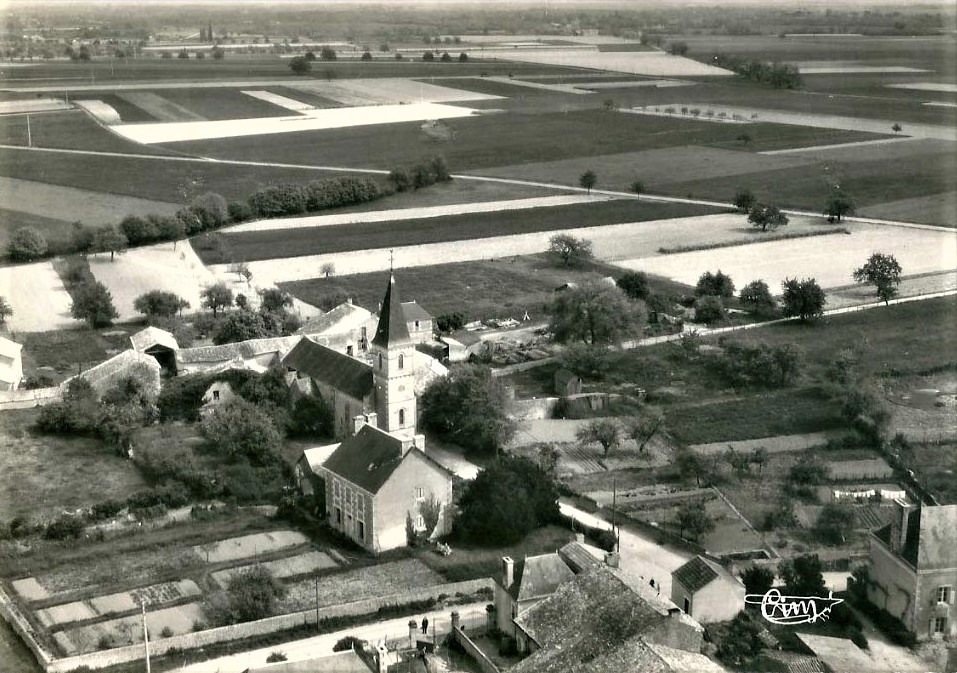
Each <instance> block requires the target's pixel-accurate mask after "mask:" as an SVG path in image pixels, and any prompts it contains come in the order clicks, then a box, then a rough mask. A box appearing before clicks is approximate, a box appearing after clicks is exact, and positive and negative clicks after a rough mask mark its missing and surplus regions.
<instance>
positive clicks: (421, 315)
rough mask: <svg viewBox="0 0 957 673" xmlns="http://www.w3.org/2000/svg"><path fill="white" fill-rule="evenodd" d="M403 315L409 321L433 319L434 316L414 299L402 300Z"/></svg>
mask: <svg viewBox="0 0 957 673" xmlns="http://www.w3.org/2000/svg"><path fill="white" fill-rule="evenodd" d="M402 315H404V316H405V321H406V322H407V323H409V322H412V321H413V320H431V319H432V316H431V315H430V314H429V312H428V311H426V310H425V309H424V308H422V307H421V306H419V305H418V304H417V303H415V302H414V301H404V302H402Z"/></svg>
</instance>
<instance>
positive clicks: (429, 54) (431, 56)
mask: <svg viewBox="0 0 957 673" xmlns="http://www.w3.org/2000/svg"><path fill="white" fill-rule="evenodd" d="M422 60H423V61H434V60H435V54H433V53H432V52H431V51H427V52H425V53H424V54H422Z"/></svg>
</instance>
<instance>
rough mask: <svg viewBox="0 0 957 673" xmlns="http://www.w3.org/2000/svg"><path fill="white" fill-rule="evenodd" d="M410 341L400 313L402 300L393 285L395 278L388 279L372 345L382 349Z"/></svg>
mask: <svg viewBox="0 0 957 673" xmlns="http://www.w3.org/2000/svg"><path fill="white" fill-rule="evenodd" d="M411 341H412V339H411V337H410V336H409V328H408V327H407V326H406V324H405V316H404V315H403V311H402V299H401V298H400V297H399V290H398V288H396V285H395V276H390V277H389V286H388V287H387V288H386V291H385V299H383V300H382V310H381V311H379V325H378V327H376V331H375V337H374V338H373V339H372V343H373V344H375V345H376V346H380V347H382V348H388V347H390V346H396V345H400V344H408V343H409V342H411Z"/></svg>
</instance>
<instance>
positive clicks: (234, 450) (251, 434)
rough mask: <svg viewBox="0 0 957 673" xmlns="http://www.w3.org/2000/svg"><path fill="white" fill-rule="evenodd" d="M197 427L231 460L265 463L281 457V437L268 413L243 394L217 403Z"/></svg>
mask: <svg viewBox="0 0 957 673" xmlns="http://www.w3.org/2000/svg"><path fill="white" fill-rule="evenodd" d="M200 430H201V432H202V433H203V437H205V438H206V441H207V442H208V443H209V445H210V447H211V448H212V449H213V450H214V451H215V452H216V453H219V454H221V455H224V456H227V457H229V458H231V459H233V460H238V459H246V460H248V461H249V462H250V463H251V464H253V465H259V466H265V465H269V464H271V463H274V462H275V461H276V460H278V459H280V453H279V450H280V448H281V446H282V437H281V436H280V435H279V431H278V430H277V429H276V426H275V424H274V423H273V422H272V419H271V418H270V417H269V414H267V413H266V412H265V411H264V410H263V409H262V408H261V407H260V406H258V405H256V404H253V403H252V402H250V401H249V400H246V399H244V398H242V397H235V398H233V399H232V400H230V401H228V402H226V403H224V404H220V405H219V406H217V407H216V409H215V410H214V411H213V413H211V414H210V415H209V416H207V417H206V418H205V419H204V420H203V422H202V424H201V425H200Z"/></svg>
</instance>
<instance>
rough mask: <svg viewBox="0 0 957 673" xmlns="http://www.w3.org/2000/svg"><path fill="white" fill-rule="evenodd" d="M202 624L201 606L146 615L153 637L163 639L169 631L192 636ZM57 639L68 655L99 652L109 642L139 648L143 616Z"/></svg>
mask: <svg viewBox="0 0 957 673" xmlns="http://www.w3.org/2000/svg"><path fill="white" fill-rule="evenodd" d="M202 621H203V609H202V606H201V605H200V604H199V603H187V604H186V605H180V606H177V607H173V608H165V609H163V610H155V611H153V612H147V613H146V626H147V628H148V629H149V632H150V634H151V635H152V638H156V637H159V635H160V634H161V633H163V632H164V631H165V630H166V629H169V631H170V632H171V634H172V635H174V636H178V635H180V634H182V633H190V632H191V631H192V630H193V624H195V623H197V622H202ZM54 639H55V640H56V642H57V644H59V645H60V646H61V647H62V648H63V649H64V650H65V652H66V654H67V655H68V656H69V655H74V654H81V653H84V652H92V651H94V650H96V649H99V647H100V644H101V642H102V643H104V644H105V643H107V642H108V643H109V644H110V647H122V646H125V645H135V644H137V643H141V642H143V623H142V617H140V615H135V616H132V617H123V618H121V619H112V620H109V621H106V622H100V623H98V624H91V625H89V626H81V627H78V628H75V629H68V630H66V631H61V632H60V633H57V634H55V635H54Z"/></svg>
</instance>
